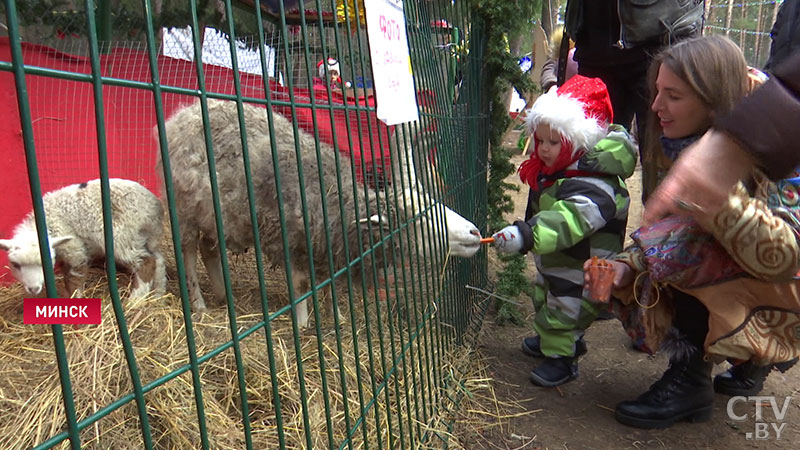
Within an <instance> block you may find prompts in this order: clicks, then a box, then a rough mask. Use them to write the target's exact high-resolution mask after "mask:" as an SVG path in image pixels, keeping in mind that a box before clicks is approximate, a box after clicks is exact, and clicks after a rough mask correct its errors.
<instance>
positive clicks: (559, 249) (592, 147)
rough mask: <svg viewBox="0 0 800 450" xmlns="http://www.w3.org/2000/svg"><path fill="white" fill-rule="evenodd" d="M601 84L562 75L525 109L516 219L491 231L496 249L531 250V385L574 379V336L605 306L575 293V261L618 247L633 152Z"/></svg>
mask: <svg viewBox="0 0 800 450" xmlns="http://www.w3.org/2000/svg"><path fill="white" fill-rule="evenodd" d="M612 119H613V112H612V108H611V101H610V99H609V97H608V91H607V90H606V86H605V84H604V83H603V82H602V81H601V80H600V79H597V78H586V77H583V76H580V75H576V76H574V77H572V78H571V79H570V80H569V81H567V82H566V83H565V84H564V85H563V86H561V87H560V88H558V89H557V90H551V91H550V92H548V93H546V94H544V95H542V96H540V97H539V98H538V99H537V100H536V102H535V103H534V105H533V107H532V108H531V110H530V111H529V113H528V116H527V123H528V132H529V133H530V134H531V135H532V136H534V151H533V152H532V154H531V156H530V158H529V159H528V160H526V161H525V162H523V163H522V165H521V166H520V168H519V174H520V178H521V179H522V181H523V182H524V183H525V184H527V185H528V186H530V191H529V194H528V207H527V211H526V213H525V220H520V221H516V222H515V223H514V224H513V225H509V226H507V227H505V228H503V229H502V230H501V231H499V232H497V233H495V234H494V246H495V248H496V249H497V251H499V252H503V253H517V252H518V253H522V254H525V253H528V252H531V253H533V255H534V260H535V262H536V268H537V272H538V274H537V278H536V281H535V296H534V299H533V302H534V308H535V309H536V317H535V319H534V329H535V331H536V333H537V335H536V336H533V337H528V338H525V339H524V340H523V342H522V350H523V351H524V352H525V353H526V354H528V355H530V356H534V357H543V358H545V360H544V362H542V363H541V364H540V365H539V366H537V367H536V368H535V369H533V371H532V372H531V374H530V379H531V381H532V382H533V383H534V384H536V385H539V386H558V385H561V384H563V383H566V382H568V381H571V380H573V379H575V378H576V377H577V376H578V365H577V358H578V357H580V356H581V355H583V354H584V353H586V344H585V343H584V341H583V334H584V331H585V330H586V328H587V327H588V326H589V325H590V324H591V323H592V321H594V320H595V318H596V317H597V315H598V313H599V312H600V311H601V310H603V309H605V308H606V306H607V305H604V304H600V303H593V302H590V301H588V300H587V299H584V298H583V295H582V294H583V293H582V289H583V288H582V283H583V272H582V270H581V267H582V264H583V261H584V260H585V259H586V258H589V257H590V256H593V255H597V256H601V257H602V256H608V255H612V254H614V253H616V252H619V251H620V250H621V249H622V244H623V240H624V236H625V227H626V225H627V219H628V207H629V204H630V198H629V195H628V190H627V187H626V185H625V182H624V179H626V178H628V177H630V176H631V175H632V174H633V170H634V168H635V166H636V150H635V148H634V145H633V142H632V141H631V140H630V136H629V135H628V133H627V131H626V130H625V129H624V127H622V126H619V125H613V124H611V121H612Z"/></svg>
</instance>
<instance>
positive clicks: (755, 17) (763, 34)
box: [703, 0, 783, 69]
mask: <svg viewBox="0 0 800 450" xmlns="http://www.w3.org/2000/svg"><path fill="white" fill-rule="evenodd" d="M782 3H783V0H765V1H747V0H736V1H726V0H716V1H711V0H707V1H706V5H705V7H706V15H705V24H704V29H703V32H704V33H705V34H724V35H726V36H727V37H729V38H731V39H732V40H733V41H734V42H736V43H737V44H738V45H739V47H741V49H742V51H743V52H744V56H745V59H746V60H747V63H748V64H749V65H751V66H753V67H756V68H759V69H761V68H763V67H764V64H766V62H767V58H768V57H769V48H770V45H771V39H770V31H771V30H772V24H773V23H775V18H776V17H777V15H778V10H779V8H780V5H781V4H782Z"/></svg>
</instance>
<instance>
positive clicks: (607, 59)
mask: <svg viewBox="0 0 800 450" xmlns="http://www.w3.org/2000/svg"><path fill="white" fill-rule="evenodd" d="M687 9H689V10H691V11H690V12H687ZM698 14H699V15H698ZM701 25H702V1H701V0H658V1H655V0H569V1H568V2H567V8H566V12H565V28H566V31H567V34H569V35H570V37H572V39H573V40H574V41H575V44H576V45H575V46H576V52H575V60H576V61H578V63H579V64H581V65H582V66H590V67H595V68H597V67H613V66H618V65H627V64H637V63H641V62H645V63H646V62H648V61H649V57H650V56H651V55H652V54H653V53H655V52H656V51H658V49H660V48H661V46H662V45H664V44H666V43H669V42H671V41H675V40H677V39H680V38H685V37H690V36H696V35H698V34H699V32H700V28H701Z"/></svg>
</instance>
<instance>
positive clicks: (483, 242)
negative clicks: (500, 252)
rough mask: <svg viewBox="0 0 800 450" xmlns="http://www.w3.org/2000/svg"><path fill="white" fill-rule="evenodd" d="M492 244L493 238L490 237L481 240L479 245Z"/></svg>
mask: <svg viewBox="0 0 800 450" xmlns="http://www.w3.org/2000/svg"><path fill="white" fill-rule="evenodd" d="M492 242H494V238H493V237H492V236H489V237H485V238H482V239H481V244H491V243H492Z"/></svg>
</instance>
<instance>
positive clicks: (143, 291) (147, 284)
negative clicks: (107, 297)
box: [130, 255, 156, 299]
mask: <svg viewBox="0 0 800 450" xmlns="http://www.w3.org/2000/svg"><path fill="white" fill-rule="evenodd" d="M130 268H131V271H132V272H133V289H131V294H130V298H131V299H140V298H144V297H146V296H147V295H148V294H150V293H151V292H152V290H153V278H154V276H155V272H156V259H155V257H153V256H152V255H145V257H144V258H142V260H141V262H139V263H138V264H132V265H131V267H130Z"/></svg>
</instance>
